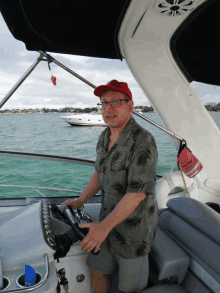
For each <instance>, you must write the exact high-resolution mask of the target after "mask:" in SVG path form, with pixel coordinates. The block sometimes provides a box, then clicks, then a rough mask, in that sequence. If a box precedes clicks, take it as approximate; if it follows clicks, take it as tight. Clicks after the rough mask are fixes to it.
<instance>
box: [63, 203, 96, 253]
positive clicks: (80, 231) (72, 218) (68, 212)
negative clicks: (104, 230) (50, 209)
mask: <svg viewBox="0 0 220 293" xmlns="http://www.w3.org/2000/svg"><path fill="white" fill-rule="evenodd" d="M61 211H62V214H64V215H65V217H66V218H67V220H68V222H69V223H70V226H71V228H72V229H73V232H74V233H75V234H76V236H77V237H78V238H79V240H81V241H82V240H83V239H84V238H85V237H86V235H87V233H88V232H89V229H88V228H80V227H79V225H78V223H77V220H76V218H77V217H76V215H75V213H74V211H73V210H72V209H71V208H70V207H69V206H68V205H67V204H62V206H61ZM94 250H95V248H94V249H93V250H92V251H91V252H92V254H94V255H98V254H99V252H100V248H99V250H98V251H97V252H96V253H95V252H94Z"/></svg>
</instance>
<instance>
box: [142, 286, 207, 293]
mask: <svg viewBox="0 0 220 293" xmlns="http://www.w3.org/2000/svg"><path fill="white" fill-rule="evenodd" d="M140 292H141V293H145V292H146V293H188V291H186V290H185V289H184V288H182V287H180V286H179V285H158V286H155V287H152V288H149V289H146V290H142V291H140ZM201 293H202V292H201Z"/></svg>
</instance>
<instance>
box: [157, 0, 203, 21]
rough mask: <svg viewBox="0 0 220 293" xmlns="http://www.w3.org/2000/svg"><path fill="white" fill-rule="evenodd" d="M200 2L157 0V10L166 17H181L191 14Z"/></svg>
mask: <svg viewBox="0 0 220 293" xmlns="http://www.w3.org/2000/svg"><path fill="white" fill-rule="evenodd" d="M196 2H198V0H156V1H155V9H156V11H157V12H158V13H160V14H163V15H164V16H171V17H175V16H179V15H184V14H185V13H187V12H191V11H192V10H193V9H194V8H195V6H196Z"/></svg>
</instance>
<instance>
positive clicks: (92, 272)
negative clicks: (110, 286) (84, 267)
mask: <svg viewBox="0 0 220 293" xmlns="http://www.w3.org/2000/svg"><path fill="white" fill-rule="evenodd" d="M89 272H90V276H91V278H97V279H99V278H102V277H105V279H106V278H107V275H105V274H103V273H101V272H99V271H95V270H93V269H89Z"/></svg>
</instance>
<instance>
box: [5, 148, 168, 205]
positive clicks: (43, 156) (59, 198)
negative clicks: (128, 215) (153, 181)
mask: <svg viewBox="0 0 220 293" xmlns="http://www.w3.org/2000/svg"><path fill="white" fill-rule="evenodd" d="M0 157H6V158H21V159H32V160H46V161H57V162H61V163H72V164H79V165H87V166H93V167H94V166H95V161H93V160H86V159H79V158H74V157H65V156H55V155H47V154H37V153H24V152H12V151H0ZM156 176H157V180H159V179H161V178H162V177H163V176H162V175H156ZM9 187H12V188H26V189H32V190H33V191H35V192H36V193H37V194H38V195H40V198H39V196H38V197H16V198H8V197H7V198H6V197H3V196H1V197H0V202H1V204H0V206H12V205H13V204H14V201H16V205H27V204H31V203H33V202H36V201H39V199H40V200H41V201H42V200H43V201H44V202H47V203H48V204H51V203H54V204H60V203H61V202H63V201H65V200H66V199H69V198H70V197H71V198H72V197H73V196H55V197H47V196H45V195H44V194H43V193H42V192H41V191H40V190H49V191H54V192H66V193H75V194H81V193H82V191H76V190H68V189H60V188H53V187H41V186H31V185H11V184H0V188H9ZM76 197H77V196H76ZM3 201H10V202H3ZM89 202H94V203H97V202H100V194H95V195H94V197H93V198H91V199H90V200H89Z"/></svg>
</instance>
